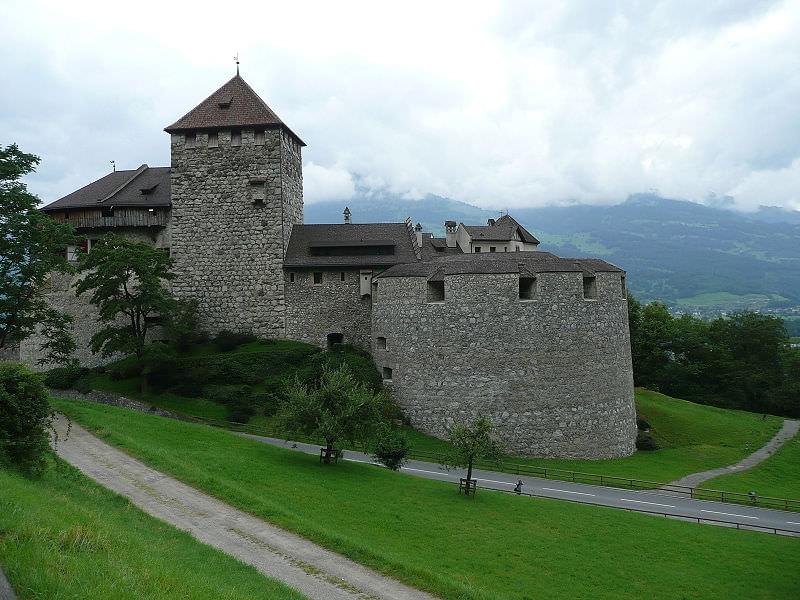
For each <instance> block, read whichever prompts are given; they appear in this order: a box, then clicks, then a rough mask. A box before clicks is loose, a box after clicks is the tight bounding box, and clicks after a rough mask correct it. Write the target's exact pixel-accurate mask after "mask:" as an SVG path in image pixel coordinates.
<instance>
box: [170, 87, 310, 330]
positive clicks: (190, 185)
mask: <svg viewBox="0 0 800 600" xmlns="http://www.w3.org/2000/svg"><path fill="white" fill-rule="evenodd" d="M165 131H166V132H168V133H169V134H170V136H171V158H172V169H171V175H170V184H171V196H172V223H171V229H172V231H171V244H170V246H171V254H172V257H173V258H174V259H175V271H176V273H177V275H178V277H177V279H176V280H175V281H174V283H173V290H174V292H175V295H176V296H178V297H182V298H196V299H197V300H198V301H199V308H200V311H199V312H200V324H201V326H202V327H203V328H205V329H207V330H209V331H211V332H212V333H213V332H218V331H221V330H223V329H228V330H232V331H251V332H253V333H255V334H257V335H259V336H262V337H280V336H283V335H284V334H285V315H284V312H285V304H284V283H283V270H282V267H283V259H284V254H285V252H286V246H287V244H288V242H289V236H290V235H291V232H292V226H293V225H294V224H296V223H302V222H303V172H302V160H301V149H302V147H303V146H305V144H304V143H303V141H302V140H301V139H300V138H299V137H298V136H297V135H295V134H294V132H292V130H291V129H289V128H288V127H287V126H286V125H285V124H284V123H283V121H281V120H280V118H278V116H277V115H276V114H275V113H274V112H273V111H272V110H271V109H270V108H269V106H267V104H266V103H265V102H264V101H263V100H262V99H261V98H260V97H259V96H258V94H256V93H255V92H254V91H253V89H252V88H251V87H250V86H249V85H248V84H247V83H246V82H245V81H244V79H242V78H241V77H240V76H239V74H238V73H237V74H236V76H235V77H234V78H233V79H231V80H230V81H228V82H227V83H226V84H225V85H223V86H222V87H221V88H219V89H218V90H217V91H216V92H214V93H213V94H211V95H210V96H209V97H208V98H206V99H205V100H203V101H202V102H201V103H200V104H198V105H197V106H196V107H195V108H193V109H192V110H191V111H189V112H188V113H187V114H186V115H184V116H183V117H181V118H180V119H179V120H178V121H176V122H175V123H173V124H172V125H170V126H169V127H167V128H166V129H165Z"/></svg>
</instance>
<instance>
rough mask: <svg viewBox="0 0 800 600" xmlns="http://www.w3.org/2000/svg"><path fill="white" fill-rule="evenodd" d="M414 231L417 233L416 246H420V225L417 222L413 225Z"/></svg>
mask: <svg viewBox="0 0 800 600" xmlns="http://www.w3.org/2000/svg"><path fill="white" fill-rule="evenodd" d="M414 232H415V233H416V234H417V246H419V247H420V248H422V225H421V224H419V223H417V224H416V225H415V226H414Z"/></svg>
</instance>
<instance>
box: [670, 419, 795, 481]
mask: <svg viewBox="0 0 800 600" xmlns="http://www.w3.org/2000/svg"><path fill="white" fill-rule="evenodd" d="M798 430H800V421H794V420H792V419H785V420H784V421H783V427H781V428H780V430H779V431H778V433H776V434H775V435H774V436H773V437H772V439H771V440H770V441H769V442H767V443H766V444H764V445H763V446H762V447H761V448H759V449H758V450H756V451H755V452H753V453H752V454H750V455H749V456H745V457H744V458H743V459H742V460H740V461H739V462H737V463H736V464H735V465H729V466H727V467H720V468H718V469H711V470H710V471H703V472H701V473H692V474H691V475H687V476H686V477H683V478H682V479H678V480H677V481H673V482H672V483H670V485H683V486H686V487H700V484H701V483H703V482H704V481H708V480H709V479H713V478H714V477H717V476H719V475H728V474H730V473H738V472H739V471H744V470H745V469H750V468H751V467H754V466H756V465H757V464H758V463H760V462H761V461H763V460H766V459H767V458H769V457H770V456H772V455H773V454H774V453H775V451H776V450H777V449H778V448H780V447H781V446H783V445H784V444H785V443H786V442H788V441H789V440H790V439H792V438H793V437H794V436H795V435H796V434H797V432H798Z"/></svg>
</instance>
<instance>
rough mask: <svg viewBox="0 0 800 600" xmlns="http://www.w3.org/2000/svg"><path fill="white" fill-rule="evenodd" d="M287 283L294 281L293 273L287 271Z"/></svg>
mask: <svg viewBox="0 0 800 600" xmlns="http://www.w3.org/2000/svg"><path fill="white" fill-rule="evenodd" d="M289 283H294V273H289Z"/></svg>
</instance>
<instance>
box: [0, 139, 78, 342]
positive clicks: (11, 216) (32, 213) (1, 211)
mask: <svg viewBox="0 0 800 600" xmlns="http://www.w3.org/2000/svg"><path fill="white" fill-rule="evenodd" d="M37 164H39V157H38V156H34V155H33V154H26V153H24V152H22V151H21V150H20V149H19V148H18V147H17V145H16V144H12V145H10V146H7V147H5V148H2V147H0V348H4V347H10V346H13V345H15V344H18V343H19V342H21V341H22V340H24V339H25V338H27V337H28V336H30V335H31V334H32V333H33V332H34V330H35V329H36V327H37V326H39V325H41V324H43V323H50V322H52V317H53V316H54V315H55V316H56V317H58V314H59V313H56V312H55V311H53V310H52V309H51V308H50V307H49V306H48V304H47V302H46V300H45V297H44V285H43V284H44V283H45V281H46V279H47V277H48V276H49V275H50V273H51V272H64V273H67V272H70V271H71V267H70V264H69V263H68V262H67V259H66V256H65V250H66V247H67V245H69V244H73V243H75V233H74V230H73V228H72V226H71V225H68V224H64V223H59V222H57V221H55V220H53V219H51V218H50V217H49V216H47V215H46V214H44V213H43V212H41V211H40V210H39V209H38V205H39V199H38V198H37V197H36V196H34V195H33V194H31V193H29V192H28V190H27V188H26V186H25V184H24V183H22V182H21V181H20V178H21V177H23V176H25V175H27V174H29V173H32V172H33V171H34V170H35V168H36V165H37ZM48 331H49V330H45V331H44V334H45V335H47V333H48ZM61 331H62V332H63V331H68V330H64V329H62V330H61Z"/></svg>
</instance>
